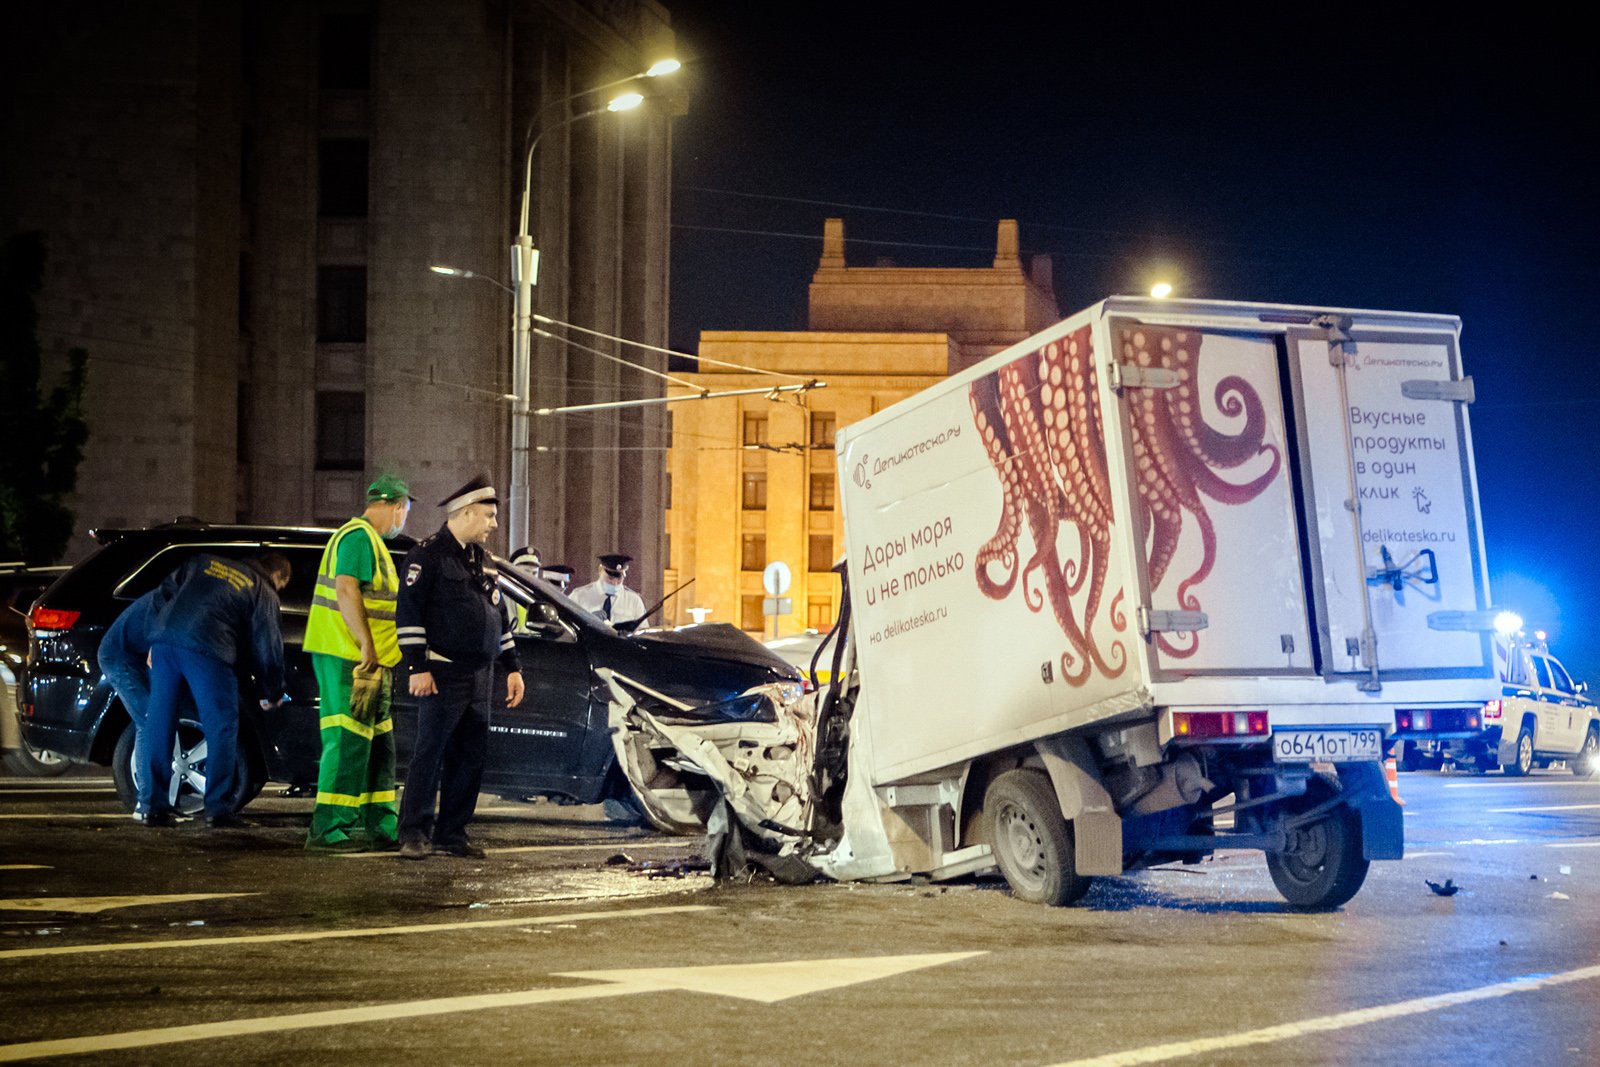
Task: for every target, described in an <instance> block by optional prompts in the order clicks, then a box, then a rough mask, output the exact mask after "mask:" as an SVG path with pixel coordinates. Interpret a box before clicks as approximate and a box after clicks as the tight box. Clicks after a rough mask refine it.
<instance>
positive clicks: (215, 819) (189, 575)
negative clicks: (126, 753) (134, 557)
mask: <svg viewBox="0 0 1600 1067" xmlns="http://www.w3.org/2000/svg"><path fill="white" fill-rule="evenodd" d="M289 574H290V571H289V561H288V560H287V559H285V558H284V557H283V556H282V555H280V554H279V553H276V552H268V553H267V554H265V555H263V556H261V557H260V558H259V559H253V560H250V561H249V562H247V563H245V562H240V561H238V560H232V559H223V558H222V557H220V556H212V555H199V556H195V557H194V558H192V559H190V560H189V561H188V562H187V563H185V564H184V565H183V566H181V567H179V568H178V569H177V570H176V571H174V572H173V573H172V574H169V575H167V577H166V579H165V580H164V581H163V582H162V583H161V588H162V596H163V597H164V598H165V599H166V600H167V601H168V603H167V606H166V607H165V608H164V609H163V610H162V611H161V615H160V619H159V621H158V622H157V623H156V625H155V628H154V630H153V632H152V634H151V638H150V641H151V645H150V705H149V711H148V713H147V717H146V723H145V724H146V726H147V727H148V728H149V734H150V736H149V738H148V739H147V740H146V742H145V754H146V755H145V766H146V767H147V768H148V769H149V772H150V809H149V814H148V815H146V816H145V820H144V824H145V825H146V826H171V825H173V823H174V821H175V820H174V818H173V814H172V803H171V799H170V797H171V793H170V789H171V784H172V742H173V737H174V735H175V734H176V733H177V729H178V714H177V712H178V693H179V691H180V690H181V689H184V688H187V689H188V690H189V692H190V693H192V694H193V695H194V701H195V704H196V705H198V707H199V709H200V726H201V728H202V729H203V730H204V731H205V735H206V796H205V813H206V826H207V828H210V829H219V828H227V827H236V826H244V825H247V824H246V823H245V821H244V820H243V819H241V818H239V817H238V816H237V815H235V814H234V813H233V806H232V805H231V804H230V803H229V802H228V795H229V793H230V792H231V791H232V788H233V769H234V763H235V760H236V758H237V754H238V753H237V749H238V744H237V743H238V736H239V684H238V680H237V679H236V678H235V676H234V669H235V667H236V666H239V665H241V661H242V660H244V659H245V658H246V657H247V656H248V658H249V660H250V661H251V663H252V665H253V666H254V667H255V675H256V681H257V682H258V683H259V684H260V686H261V691H262V693H261V695H262V701H261V703H262V705H263V706H264V707H277V706H278V704H279V703H281V702H282V697H283V637H282V635H281V633H280V632H279V629H278V590H280V589H282V588H283V587H284V586H286V585H288V584H289Z"/></svg>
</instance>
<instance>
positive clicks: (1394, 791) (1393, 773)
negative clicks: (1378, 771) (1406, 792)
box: [1383, 756, 1406, 808]
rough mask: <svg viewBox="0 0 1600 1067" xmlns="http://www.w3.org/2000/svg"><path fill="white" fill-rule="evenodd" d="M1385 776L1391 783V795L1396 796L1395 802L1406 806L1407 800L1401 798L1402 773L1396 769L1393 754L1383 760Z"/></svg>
mask: <svg viewBox="0 0 1600 1067" xmlns="http://www.w3.org/2000/svg"><path fill="white" fill-rule="evenodd" d="M1383 777H1384V779H1385V780H1387V781H1388V783H1389V795H1390V796H1392V797H1394V802H1395V803H1396V804H1399V805H1400V806H1401V807H1402V808H1403V807H1405V806H1406V802H1405V801H1403V800H1401V799H1400V773H1399V771H1398V770H1396V769H1395V765H1394V757H1393V756H1390V757H1389V758H1388V759H1386V760H1384V761H1383Z"/></svg>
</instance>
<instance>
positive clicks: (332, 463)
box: [317, 391, 367, 471]
mask: <svg viewBox="0 0 1600 1067" xmlns="http://www.w3.org/2000/svg"><path fill="white" fill-rule="evenodd" d="M366 465H367V397H366V394H365V393H353V392H332V391H329V392H321V393H318V394H317V469H318V470H323V471H358V470H361V469H362V468H363V467H365V466H366Z"/></svg>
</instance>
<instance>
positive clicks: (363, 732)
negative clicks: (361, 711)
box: [320, 714, 394, 741]
mask: <svg viewBox="0 0 1600 1067" xmlns="http://www.w3.org/2000/svg"><path fill="white" fill-rule="evenodd" d="M320 725H321V727H322V729H324V730H329V729H334V728H343V729H345V730H349V731H350V732H351V733H353V734H355V735H357V736H358V737H364V738H366V739H367V740H368V741H371V740H372V739H373V738H374V737H377V736H378V735H379V734H386V733H388V732H389V731H390V730H393V729H394V720H393V719H385V720H383V721H382V722H380V723H374V724H373V725H371V726H368V725H367V724H366V723H364V722H357V721H356V720H355V719H353V718H351V717H350V716H348V715H344V714H339V715H324V716H323V717H322V721H321V724H320Z"/></svg>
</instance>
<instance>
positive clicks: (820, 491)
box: [811, 471, 833, 511]
mask: <svg viewBox="0 0 1600 1067" xmlns="http://www.w3.org/2000/svg"><path fill="white" fill-rule="evenodd" d="M811 510H812V511H832V510H833V472H832V471H812V472H811Z"/></svg>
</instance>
